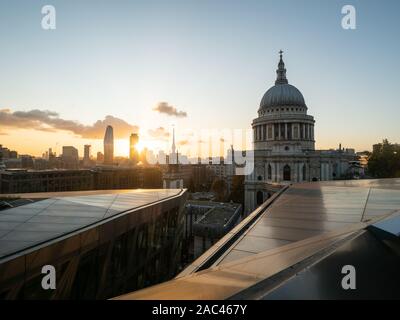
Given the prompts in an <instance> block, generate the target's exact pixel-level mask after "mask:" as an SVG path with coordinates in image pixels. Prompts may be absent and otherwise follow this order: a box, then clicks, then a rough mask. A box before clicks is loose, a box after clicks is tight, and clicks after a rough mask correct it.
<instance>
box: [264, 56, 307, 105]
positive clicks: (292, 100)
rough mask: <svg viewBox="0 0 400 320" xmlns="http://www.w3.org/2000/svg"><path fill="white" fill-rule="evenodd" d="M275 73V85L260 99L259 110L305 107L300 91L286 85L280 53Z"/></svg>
mask: <svg viewBox="0 0 400 320" xmlns="http://www.w3.org/2000/svg"><path fill="white" fill-rule="evenodd" d="M276 73H277V78H276V81H275V85H274V86H273V87H271V88H270V89H268V91H267V92H266V93H265V94H264V96H263V98H262V99H261V103H260V108H262V109H265V108H270V107H278V106H299V107H306V103H305V101H304V97H303V95H302V94H301V92H300V90H299V89H297V88H296V87H295V86H292V85H290V84H289V83H288V80H287V78H286V69H285V63H284V62H283V60H282V51H281V52H280V61H279V64H278V70H276Z"/></svg>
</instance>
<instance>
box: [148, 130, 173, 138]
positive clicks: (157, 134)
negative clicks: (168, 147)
mask: <svg viewBox="0 0 400 320" xmlns="http://www.w3.org/2000/svg"><path fill="white" fill-rule="evenodd" d="M148 133H149V135H150V136H151V137H152V138H155V139H161V140H168V138H169V136H170V134H169V132H168V131H166V130H165V128H163V127H159V128H157V129H155V130H151V129H150V130H148Z"/></svg>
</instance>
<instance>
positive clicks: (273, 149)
mask: <svg viewBox="0 0 400 320" xmlns="http://www.w3.org/2000/svg"><path fill="white" fill-rule="evenodd" d="M276 73H277V78H276V81H275V85H274V86H273V87H271V88H270V89H269V90H268V91H267V92H266V93H265V94H264V96H263V98H262V99H261V103H260V108H259V109H258V117H257V118H256V119H254V120H253V123H252V128H253V134H254V135H253V145H254V170H253V173H252V174H251V175H249V176H246V179H245V210H246V212H251V211H252V210H254V209H255V208H256V207H257V206H258V205H260V204H261V203H263V202H264V201H265V200H266V199H267V198H268V197H269V196H270V195H271V194H272V193H273V192H275V191H276V190H278V189H279V188H280V187H281V186H282V185H285V184H290V183H296V182H305V181H325V180H333V179H337V178H341V177H343V176H344V175H345V174H346V173H347V170H348V168H349V161H352V160H355V159H356V155H355V153H354V150H352V149H350V150H349V149H347V150H346V151H345V150H344V149H342V148H341V147H339V149H337V150H315V139H314V124H315V120H314V117H313V116H311V115H309V114H307V111H308V108H307V105H306V103H305V100H304V97H303V95H302V93H301V92H300V91H299V90H298V89H297V88H296V87H295V86H293V85H290V84H289V82H288V79H287V78H286V69H285V64H284V62H283V59H282V51H281V52H280V61H279V64H278V69H277V71H276Z"/></svg>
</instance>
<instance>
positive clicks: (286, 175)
mask: <svg viewBox="0 0 400 320" xmlns="http://www.w3.org/2000/svg"><path fill="white" fill-rule="evenodd" d="M283 180H284V181H290V180H291V179H290V167H289V165H285V166H284V167H283Z"/></svg>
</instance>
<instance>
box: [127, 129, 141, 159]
mask: <svg viewBox="0 0 400 320" xmlns="http://www.w3.org/2000/svg"><path fill="white" fill-rule="evenodd" d="M138 142H139V136H138V135H137V133H132V134H131V136H130V138H129V159H130V160H131V161H134V162H138V160H139V159H138V158H139V154H138V152H137V151H136V145H137V143H138Z"/></svg>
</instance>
